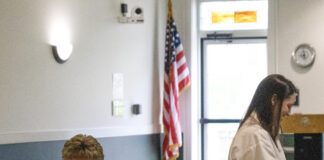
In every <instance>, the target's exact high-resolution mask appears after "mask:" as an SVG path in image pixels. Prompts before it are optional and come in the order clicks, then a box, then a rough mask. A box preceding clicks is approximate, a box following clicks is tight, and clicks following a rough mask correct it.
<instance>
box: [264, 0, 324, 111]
mask: <svg viewBox="0 0 324 160" xmlns="http://www.w3.org/2000/svg"><path fill="white" fill-rule="evenodd" d="M274 7H275V10H274V11H275V12H277V13H276V21H275V22H272V23H275V24H276V25H273V27H275V30H276V32H274V34H271V35H269V36H273V37H275V38H274V39H275V41H276V42H275V44H276V47H275V48H274V50H273V52H274V53H276V57H277V58H276V61H277V72H278V73H280V74H283V75H285V76H286V77H288V78H289V79H291V80H292V81H293V82H294V83H295V84H296V86H297V87H298V88H299V89H300V105H299V107H294V108H293V112H299V113H305V114H306V113H307V114H308V113H309V114H323V113H324V107H323V101H322V95H324V83H323V82H324V76H323V68H324V59H323V57H322V53H324V45H323V44H324V39H323V34H322V33H323V32H324V30H323V28H324V21H323V20H322V19H323V16H322V15H323V14H324V1H320V0H276V2H275V5H274ZM272 29H273V28H272ZM273 37H271V38H273ZM301 43H309V44H311V45H312V46H313V47H314V48H315V50H316V52H317V54H316V59H315V63H314V64H313V66H312V67H310V68H306V69H303V68H299V67H297V66H295V65H294V64H293V62H292V61H291V53H292V52H293V51H294V49H295V47H296V46H297V45H299V44H301Z"/></svg>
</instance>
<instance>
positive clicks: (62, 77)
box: [0, 0, 166, 144]
mask: <svg viewBox="0 0 324 160" xmlns="http://www.w3.org/2000/svg"><path fill="white" fill-rule="evenodd" d="M121 2H122V1H121V0H93V1H89V0H88V1H79V0H69V1H65V0H46V1H43V0H28V1H19V0H10V1H0V35H1V36H0V48H1V51H0V144H1V143H2V144H3V143H15V142H26V141H42V140H56V139H67V138H70V137H71V136H72V135H74V134H76V133H79V132H81V133H87V134H92V135H94V136H96V137H109V136H123V135H136V134H147V133H157V132H160V126H159V123H160V122H159V121H160V120H159V119H158V118H156V117H158V116H159V115H160V90H159V83H160V82H159V75H158V74H159V70H160V66H159V63H158V61H159V56H160V54H161V53H163V51H159V50H161V49H159V45H160V44H159V43H161V42H163V40H162V41H161V40H159V38H158V37H157V35H160V33H161V32H164V28H161V27H158V26H157V23H158V21H157V19H159V17H160V16H161V15H164V14H166V12H165V10H158V9H157V8H158V7H159V6H158V3H157V1H156V0H137V1H133V0H124V2H126V3H128V5H129V11H130V10H131V8H132V7H134V6H141V7H142V8H143V9H144V16H145V20H144V21H145V22H144V24H121V23H118V22H117V17H118V16H120V15H121V14H120V3H121ZM62 17H63V19H64V20H65V22H66V24H67V26H68V29H69V30H70V32H71V41H72V44H73V45H74V50H73V53H72V56H71V58H70V60H69V61H67V62H66V63H65V64H58V63H56V61H55V60H54V58H53V55H52V52H51V48H50V46H49V42H50V29H51V25H52V24H53V22H54V21H55V20H56V19H58V18H62ZM163 45H164V44H163ZM162 48H164V47H162ZM113 73H122V74H123V75H124V102H125V104H126V107H125V111H126V113H125V115H124V117H112V116H111V111H112V109H111V102H112V100H113V99H112V74H113ZM134 103H139V104H141V105H142V114H140V115H139V116H134V115H131V112H130V110H131V108H130V106H131V104H134Z"/></svg>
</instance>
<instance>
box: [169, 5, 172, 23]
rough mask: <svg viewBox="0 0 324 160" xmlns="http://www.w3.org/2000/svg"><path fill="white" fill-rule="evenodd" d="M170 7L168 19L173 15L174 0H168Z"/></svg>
mask: <svg viewBox="0 0 324 160" xmlns="http://www.w3.org/2000/svg"><path fill="white" fill-rule="evenodd" d="M168 8H169V10H168V20H170V19H171V17H172V2H171V0H168Z"/></svg>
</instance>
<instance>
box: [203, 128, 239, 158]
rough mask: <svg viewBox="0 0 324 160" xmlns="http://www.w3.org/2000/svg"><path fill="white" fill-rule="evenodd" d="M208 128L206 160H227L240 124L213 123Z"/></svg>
mask: <svg viewBox="0 0 324 160" xmlns="http://www.w3.org/2000/svg"><path fill="white" fill-rule="evenodd" d="M205 126H206V138H207V139H208V140H207V141H205V145H206V146H205V147H206V150H205V155H206V156H205V159H206V160H227V156H228V152H229V148H230V146H231V143H232V139H233V137H234V136H235V133H236V131H237V128H238V126H239V123H213V124H207V125H205Z"/></svg>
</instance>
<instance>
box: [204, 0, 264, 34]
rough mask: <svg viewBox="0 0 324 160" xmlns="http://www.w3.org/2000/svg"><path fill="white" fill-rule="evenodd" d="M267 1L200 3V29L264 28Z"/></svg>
mask: <svg viewBox="0 0 324 160" xmlns="http://www.w3.org/2000/svg"><path fill="white" fill-rule="evenodd" d="M267 28H268V1H267V0H254V1H211V2H201V3H200V30H201V31H211V30H265V29H267Z"/></svg>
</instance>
